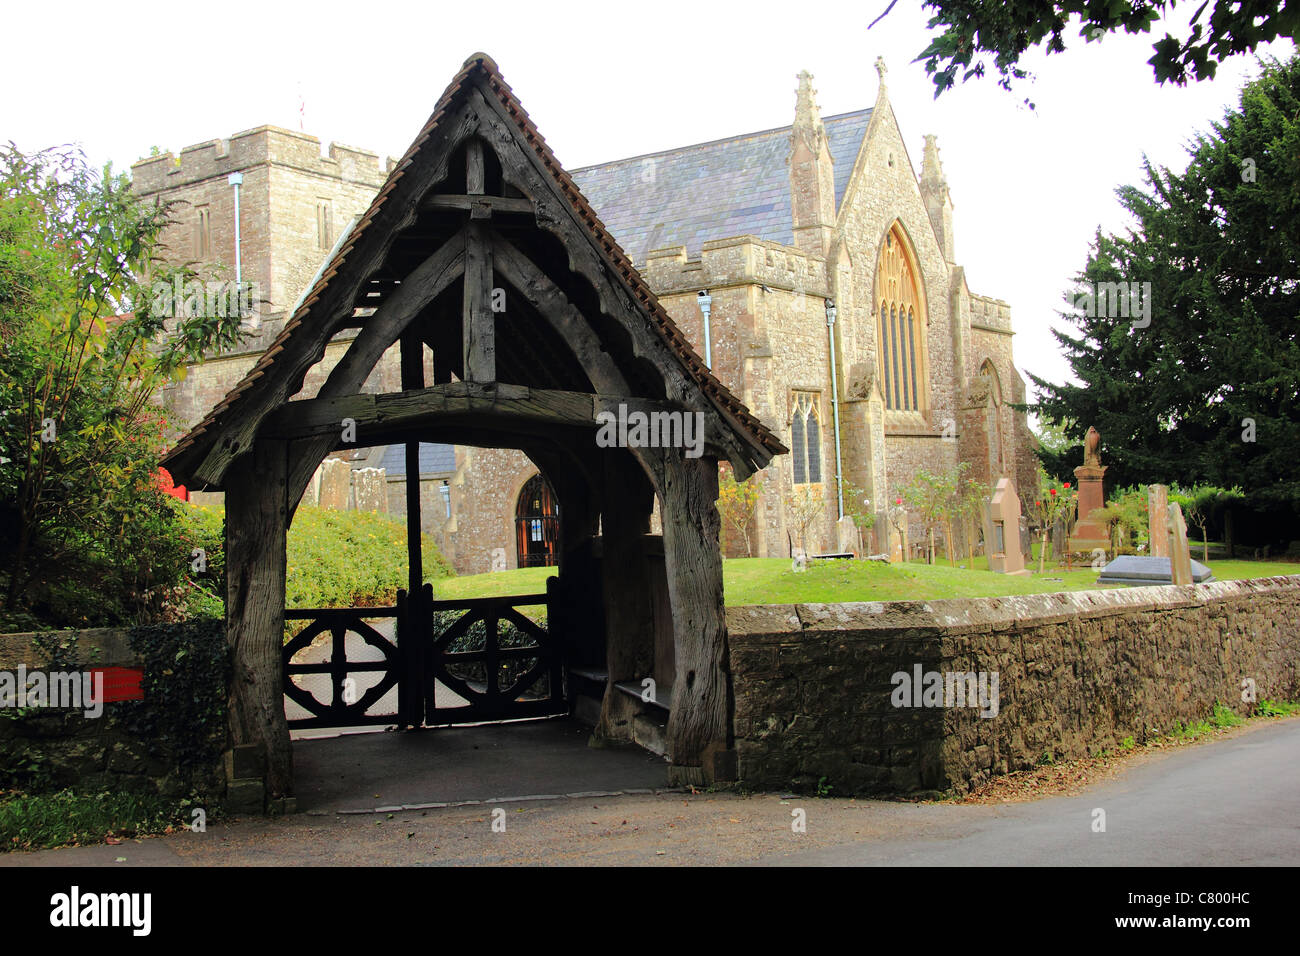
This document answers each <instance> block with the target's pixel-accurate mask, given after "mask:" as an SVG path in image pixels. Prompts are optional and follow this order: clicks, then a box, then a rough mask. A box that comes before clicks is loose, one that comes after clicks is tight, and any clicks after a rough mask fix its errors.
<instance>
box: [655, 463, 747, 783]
mask: <svg viewBox="0 0 1300 956" xmlns="http://www.w3.org/2000/svg"><path fill="white" fill-rule="evenodd" d="M662 497H663V525H664V562H665V565H666V570H667V572H668V594H669V599H670V600H671V602H672V609H673V630H674V631H675V632H676V635H677V646H676V652H677V674H676V679H675V681H674V683H673V708H672V713H671V715H670V716H669V718H668V742H669V743H668V746H669V752H670V754H671V755H672V761H673V767H672V769H671V771H670V775H671V777H672V779H673V780H674V781H675V782H677V783H685V784H699V783H712V782H714V781H717V780H734V779H735V778H736V759H735V751H734V750H733V749H732V747H731V738H732V726H731V714H732V709H733V698H732V686H731V668H730V663H729V661H728V657H727V621H726V616H725V612H724V609H723V600H722V551H721V549H720V548H719V546H718V535H719V532H720V531H721V524H722V522H721V519H720V518H719V516H718V509H717V506H716V502H717V500H718V462H717V460H716V459H714V458H708V457H704V458H698V459H687V458H684V457H683V456H682V455H681V453H680V452H674V451H671V450H670V451H669V452H668V453H666V454H665V455H664V457H663V481H662Z"/></svg>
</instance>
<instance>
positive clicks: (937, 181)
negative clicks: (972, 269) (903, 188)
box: [921, 134, 957, 264]
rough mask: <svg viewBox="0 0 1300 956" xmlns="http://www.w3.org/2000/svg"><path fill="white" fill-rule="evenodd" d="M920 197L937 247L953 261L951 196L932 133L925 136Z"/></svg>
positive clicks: (948, 260) (947, 260) (946, 258)
mask: <svg viewBox="0 0 1300 956" xmlns="http://www.w3.org/2000/svg"><path fill="white" fill-rule="evenodd" d="M921 197H922V198H923V199H924V200H925V210H926V212H928V213H929V214H930V222H931V223H932V224H933V225H934V234H935V236H937V237H938V239H939V248H940V249H942V250H943V258H944V260H945V261H946V262H948V263H950V264H952V263H955V262H956V261H957V260H956V257H955V256H954V254H953V241H952V197H951V196H950V195H949V194H948V180H947V179H945V178H944V175H943V164H942V163H940V162H939V147H938V146H937V145H936V144H935V137H934V135H933V134H931V135H929V136H926V138H925V155H924V156H923V157H922V159H921Z"/></svg>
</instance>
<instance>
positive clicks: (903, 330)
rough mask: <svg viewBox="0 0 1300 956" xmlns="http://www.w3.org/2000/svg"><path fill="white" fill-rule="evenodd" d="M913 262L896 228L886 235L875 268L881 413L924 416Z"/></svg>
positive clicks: (921, 320)
mask: <svg viewBox="0 0 1300 956" xmlns="http://www.w3.org/2000/svg"><path fill="white" fill-rule="evenodd" d="M915 262H916V260H915V257H914V256H913V255H912V252H911V246H910V245H909V244H908V242H907V238H906V236H904V234H903V229H902V226H900V225H899V224H898V223H897V222H895V223H894V225H893V227H892V228H891V229H890V230H889V232H887V233H886V234H885V242H884V244H883V245H882V246H881V249H880V262H879V264H878V265H877V267H876V301H877V302H879V303H880V329H879V331H878V334H877V341H878V342H879V343H880V367H881V369H882V370H883V375H882V377H881V385H882V386H883V388H882V391H883V392H884V397H885V407H886V408H888V409H890V410H894V411H904V412H920V411H924V406H925V403H926V402H927V400H928V389H927V387H926V386H927V376H926V354H925V325H926V323H925V301H924V297H923V295H922V293H921V286H920V281H919V277H918V275H917V269H916V265H915Z"/></svg>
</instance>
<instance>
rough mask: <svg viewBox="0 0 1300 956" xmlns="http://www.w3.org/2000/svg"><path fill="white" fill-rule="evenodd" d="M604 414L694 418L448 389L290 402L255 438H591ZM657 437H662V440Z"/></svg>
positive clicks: (713, 436) (666, 408)
mask: <svg viewBox="0 0 1300 956" xmlns="http://www.w3.org/2000/svg"><path fill="white" fill-rule="evenodd" d="M604 412H608V413H609V414H611V415H613V416H614V421H615V422H617V421H618V420H619V419H620V417H622V418H623V420H624V421H628V420H631V421H632V423H633V425H635V421H636V419H635V417H634V416H640V415H644V416H646V418H647V421H648V422H651V423H656V422H659V421H662V419H653V418H650V416H655V415H659V416H662V415H664V414H675V415H678V416H686V415H691V414H695V413H694V412H693V411H692V410H691V409H688V408H686V407H685V406H682V405H679V404H676V403H674V402H664V401H659V400H657V399H649V398H636V397H630V396H616V395H592V394H590V393H587V392H566V391H562V390H559V389H547V388H528V387H527V386H524V385H510V384H506V383H503V382H494V383H488V384H482V383H478V382H451V383H449V384H446V385H431V386H429V387H427V388H422V389H411V390H409V391H403V392H390V393H384V394H378V395H376V394H372V393H369V392H366V393H361V394H358V395H345V396H342V397H340V398H309V399H303V400H302V401H297V402H289V403H288V404H286V405H285V406H284V407H283V408H280V409H277V410H276V411H275V412H274V413H272V414H271V415H270V416H268V417H267V419H266V421H265V422H264V423H263V426H262V430H261V431H259V432H258V436H259V437H262V438H274V439H278V440H293V441H299V440H303V439H308V440H312V441H324V442H326V443H328V444H329V447H327V448H326V449H325V452H328V451H330V450H333V449H336V448H346V447H356V446H362V447H364V446H367V445H375V444H385V443H386V441H385V439H386V440H387V441H392V440H394V438H395V437H399V436H403V435H404V434H405V433H407V432H410V431H412V430H417V429H427V428H433V427H446V426H471V427H473V426H481V427H483V428H488V429H491V428H497V429H502V428H505V429H511V428H515V427H521V426H540V425H553V426H559V427H562V428H574V427H577V428H582V429H584V430H589V431H590V432H592V433H594V432H595V431H596V430H597V429H599V428H600V427H601V426H602V425H603V424H604V423H605V422H606V421H609V419H597V417H596V416H597V415H598V414H601V413H604ZM345 419H348V420H350V421H351V422H352V424H353V425H354V426H355V430H356V440H355V441H354V442H349V443H344V442H343V441H342V434H343V421H344V420H345ZM678 421H682V427H681V428H677V427H673V428H671V429H669V436H668V437H670V438H671V439H673V440H677V439H679V438H680V439H684V438H685V422H684V421H683V420H682V419H678ZM703 423H704V427H705V429H706V431H705V433H704V435H703V442H702V444H700V445H699V446H698V447H699V448H700V450H701V451H702V454H703V455H706V456H707V455H717V454H720V453H721V451H722V449H721V447H720V445H719V443H718V441H717V437H718V436H717V432H716V426H713V431H712V433H711V432H710V431H708V430H707V429H709V428H710V423H709V419H708V417H707V416H703ZM691 427H693V425H692V426H691ZM652 430H653V431H656V432H658V431H659V430H658V429H647V432H646V442H647V444H646V445H643V446H641V447H646V448H648V450H651V451H656V450H657V449H655V448H653V447H650V446H649V444H648V443H649V442H651V441H654V440H655V439H654V438H652V437H651V434H650V433H651V431H652ZM631 433H632V429H627V430H626V432H625V434H624V436H623V437H627V435H629V434H631ZM659 437H663V436H662V434H661V433H660V434H659ZM691 437H692V440H693V441H695V440H696V439H697V437H698V432H691ZM425 440H428V439H427V438H425ZM590 441H591V447H592V449H593V450H594V451H601V450H603V449H601V448H600V447H599V446H597V445H596V443H595V441H596V436H595V435H594V434H592V435H591V438H590ZM615 447H621V446H617V445H615V446H611V449H612V448H615ZM632 450H635V449H632ZM668 450H669V451H671V452H672V453H673V455H674V456H676V457H685V451H684V449H682V448H671V449H668ZM325 452H322V455H323V454H325Z"/></svg>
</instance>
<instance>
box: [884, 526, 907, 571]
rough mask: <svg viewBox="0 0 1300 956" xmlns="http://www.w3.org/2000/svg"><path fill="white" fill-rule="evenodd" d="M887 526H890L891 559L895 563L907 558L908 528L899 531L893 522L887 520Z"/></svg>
mask: <svg viewBox="0 0 1300 956" xmlns="http://www.w3.org/2000/svg"><path fill="white" fill-rule="evenodd" d="M886 526H887V527H888V528H889V560H890V561H893V562H895V563H897V562H899V561H905V560H906V559H907V529H906V528H904V529H903V530H902V531H899V530H898V529H897V528H895V527H894V525H893V523H892V522H889V521H887V522H886Z"/></svg>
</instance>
